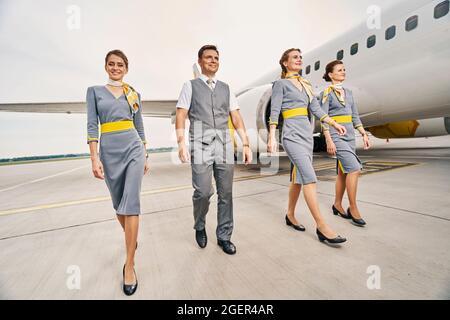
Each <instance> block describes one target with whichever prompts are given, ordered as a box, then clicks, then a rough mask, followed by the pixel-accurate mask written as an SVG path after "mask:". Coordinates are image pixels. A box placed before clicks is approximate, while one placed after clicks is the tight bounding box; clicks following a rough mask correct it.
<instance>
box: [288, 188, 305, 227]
mask: <svg viewBox="0 0 450 320" xmlns="http://www.w3.org/2000/svg"><path fill="white" fill-rule="evenodd" d="M301 189H302V185H301V184H295V183H293V182H292V183H291V185H290V186H289V200H288V210H287V216H288V218H289V220H290V221H291V222H292V223H293V224H296V225H298V221H297V219H296V218H295V207H296V205H297V201H298V197H299V196H300V191H301Z"/></svg>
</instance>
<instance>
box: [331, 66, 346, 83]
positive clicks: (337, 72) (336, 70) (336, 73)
mask: <svg viewBox="0 0 450 320" xmlns="http://www.w3.org/2000/svg"><path fill="white" fill-rule="evenodd" d="M328 76H329V77H330V79H331V81H332V82H333V83H334V82H338V83H339V82H344V80H345V66H344V65H343V64H337V65H335V66H334V67H333V72H329V73H328Z"/></svg>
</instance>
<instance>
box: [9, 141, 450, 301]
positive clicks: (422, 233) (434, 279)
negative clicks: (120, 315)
mask: <svg viewBox="0 0 450 320" xmlns="http://www.w3.org/2000/svg"><path fill="white" fill-rule="evenodd" d="M374 141H375V146H374V148H373V149H372V150H369V151H364V150H359V151H358V153H359V155H360V156H361V159H362V160H363V162H364V164H365V166H364V167H365V169H364V172H363V175H362V177H361V179H360V180H359V189H358V200H359V207H360V210H361V212H362V213H363V217H364V219H365V220H366V222H367V226H366V227H364V228H361V227H357V226H354V225H353V224H351V223H350V222H349V221H348V220H344V219H342V218H339V217H337V216H334V215H333V214H332V211H331V205H332V204H333V198H334V178H335V174H334V173H335V171H334V170H335V160H334V159H331V158H329V157H328V156H327V155H326V154H315V156H314V166H315V168H316V170H317V175H318V177H319V182H318V185H317V188H318V198H319V202H320V208H321V211H322V214H323V216H324V217H325V219H326V220H327V222H328V223H329V224H330V225H331V226H332V227H333V228H334V229H335V230H336V231H337V232H338V233H339V234H340V235H342V236H344V237H346V238H347V239H348V241H347V242H346V243H344V244H343V245H342V246H340V247H337V248H336V247H331V246H328V245H326V244H323V243H320V242H319V241H318V239H317V236H316V234H315V225H314V221H313V219H312V217H311V215H310V213H309V210H308V209H307V206H306V204H305V201H304V199H303V197H301V198H300V200H299V204H298V206H297V211H296V217H297V219H298V220H299V221H300V222H301V223H302V224H303V225H305V227H306V232H297V231H295V230H294V229H293V228H290V227H287V226H286V224H285V222H284V215H285V212H286V208H287V192H288V186H289V162H288V161H287V159H286V158H285V157H284V158H281V159H280V170H279V171H278V172H277V173H275V172H270V171H269V172H268V170H267V169H263V170H262V171H261V167H258V166H255V165H251V166H243V165H237V166H236V168H235V183H234V219H235V227H234V233H233V237H232V241H233V242H234V243H235V244H236V246H237V253H236V255H234V256H228V255H226V254H225V253H224V252H223V251H222V250H221V249H220V248H219V247H218V246H217V243H216V238H215V228H216V224H217V222H216V221H217V220H216V207H217V202H216V196H214V197H213V198H212V202H211V206H210V212H209V213H208V216H207V227H206V230H207V233H208V238H209V239H208V245H207V247H206V248H205V249H200V248H199V247H198V246H197V244H196V242H195V238H194V230H193V215H192V200H191V197H192V191H193V189H192V186H191V171H190V166H189V165H188V164H179V163H177V161H173V160H172V158H176V154H171V153H161V154H152V155H151V156H150V161H151V172H150V174H149V175H147V176H145V177H144V182H143V186H142V203H141V205H142V209H143V214H142V215H141V218H140V230H139V239H138V241H139V248H138V250H137V253H136V273H137V277H138V279H139V288H138V290H137V292H136V294H135V295H133V296H132V297H126V296H125V295H124V294H123V293H122V290H121V285H122V266H123V263H124V261H125V247H124V233H123V232H122V229H121V227H120V225H119V223H118V221H117V220H116V217H115V214H114V211H113V209H112V204H111V201H110V198H109V193H108V190H107V188H106V185H105V183H104V181H101V180H98V179H95V178H94V177H93V175H92V173H91V168H90V160H89V159H81V160H67V161H53V162H43V163H30V164H19V165H6V166H0V299H450V209H449V208H450V137H449V136H446V137H435V138H429V139H413V140H412V139H411V140H391V141H390V142H389V143H388V144H387V143H386V142H384V141H381V140H376V139H374ZM347 205H348V202H347V200H345V203H344V207H345V208H346V207H347Z"/></svg>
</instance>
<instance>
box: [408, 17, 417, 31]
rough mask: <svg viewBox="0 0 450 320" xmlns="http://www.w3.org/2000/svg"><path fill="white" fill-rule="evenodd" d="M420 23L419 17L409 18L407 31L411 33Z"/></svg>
mask: <svg viewBox="0 0 450 320" xmlns="http://www.w3.org/2000/svg"><path fill="white" fill-rule="evenodd" d="M418 22H419V17H418V16H412V17H409V18H408V20H406V23H405V30H406V31H411V30H413V29H415V28H416V27H417V24H418Z"/></svg>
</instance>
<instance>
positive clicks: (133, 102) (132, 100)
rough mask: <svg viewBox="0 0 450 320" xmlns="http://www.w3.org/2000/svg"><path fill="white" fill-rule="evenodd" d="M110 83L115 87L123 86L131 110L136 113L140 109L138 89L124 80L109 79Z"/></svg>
mask: <svg viewBox="0 0 450 320" xmlns="http://www.w3.org/2000/svg"><path fill="white" fill-rule="evenodd" d="M108 84H109V85H110V86H113V87H122V89H123V94H124V95H125V97H126V98H127V101H128V104H129V105H130V109H131V112H132V113H133V114H134V113H136V112H138V110H139V96H138V94H137V92H136V90H134V89H133V87H132V86H130V85H129V84H128V83H125V82H123V81H115V80H111V79H108Z"/></svg>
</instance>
